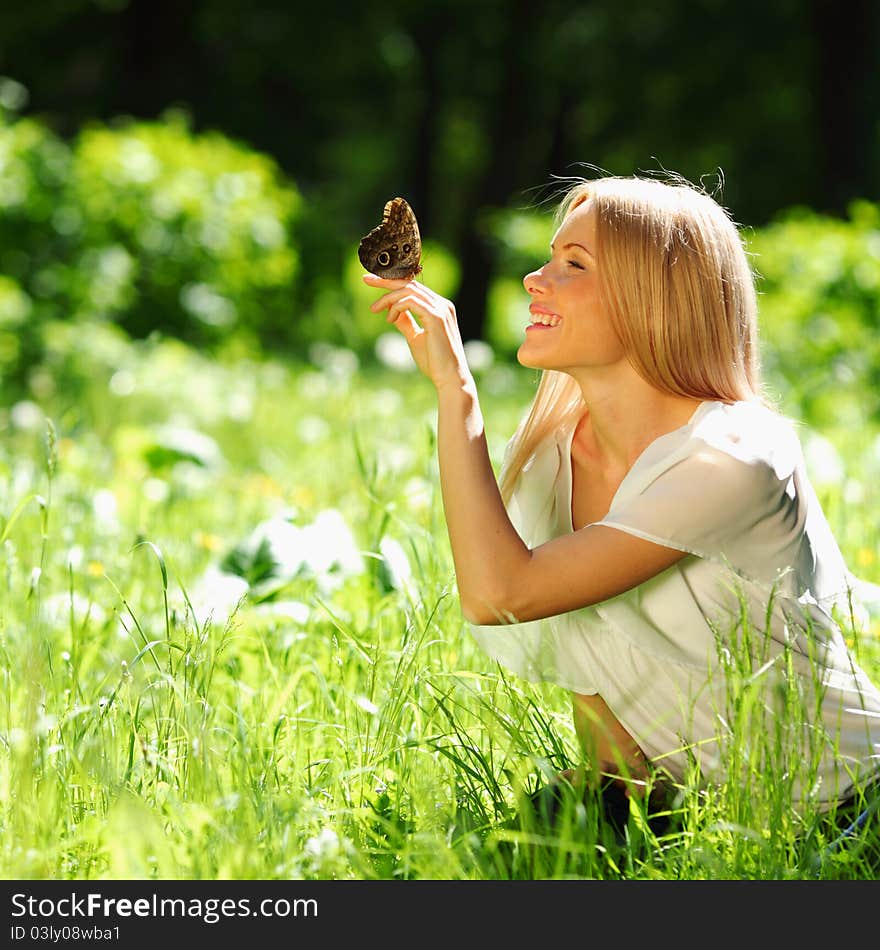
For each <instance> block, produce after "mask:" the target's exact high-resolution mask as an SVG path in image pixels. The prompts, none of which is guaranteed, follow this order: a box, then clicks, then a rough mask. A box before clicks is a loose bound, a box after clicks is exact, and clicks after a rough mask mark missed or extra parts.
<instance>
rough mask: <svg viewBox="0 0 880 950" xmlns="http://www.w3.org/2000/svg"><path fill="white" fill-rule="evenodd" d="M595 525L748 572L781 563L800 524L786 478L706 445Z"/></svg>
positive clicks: (618, 500)
mask: <svg viewBox="0 0 880 950" xmlns="http://www.w3.org/2000/svg"><path fill="white" fill-rule="evenodd" d="M600 524H603V525H607V526H608V527H613V528H618V529H620V530H622V531H626V532H628V533H629V534H633V535H636V536H637V537H640V538H644V539H646V540H648V541H653V542H654V543H656V544H662V545H665V546H667V547H671V548H675V549H676V550H679V551H685V552H687V553H689V554H695V555H697V556H699V557H703V558H709V559H711V560H717V561H720V562H724V563H726V564H729V565H730V566H732V567H734V568H735V569H741V570H743V571H744V572H745V573H748V574H750V575H753V574H754V573H755V569H756V568H760V565H761V563H762V562H764V561H767V562H768V569H769V567H770V562H772V563H773V564H774V565H776V564H778V563H779V557H778V555H779V554H780V548H782V547H785V546H786V545H787V544H791V543H793V542H794V541H795V539H796V537H797V535H798V533H799V530H800V529H802V527H803V524H802V518H801V516H800V513H799V511H798V504H797V499H796V497H794V491H793V490H792V477H791V476H789V477H788V478H784V479H783V478H780V476H779V474H778V473H777V471H776V470H775V469H774V467H773V466H772V465H771V464H769V462H768V461H766V460H762V459H749V460H743V459H740V458H735V457H733V456H731V455H729V454H727V453H726V452H724V451H722V450H719V449H717V448H714V447H712V446H708V445H704V446H702V447H699V448H697V449H694V450H693V451H691V452H689V453H688V454H687V455H685V457H684V458H681V459H679V460H677V461H675V462H674V463H673V464H672V465H671V466H670V467H669V468H666V469H665V470H663V471H662V472H660V473H659V474H657V475H656V477H653V478H651V479H650V481H649V482H648V483H647V484H645V485H643V486H641V487H640V488H637V489H635V490H633V491H629V492H624V493H622V496H618V497H615V499H614V502H613V503H612V505H611V508H610V510H609V512H608V514H607V515H606V516H605V518H604V519H603V520H602V521H601V522H600ZM774 554H775V555H776V556H775V557H774V556H773V555H774ZM768 555H769V557H768ZM758 573H762V572H761V571H760V570H759V571H758Z"/></svg>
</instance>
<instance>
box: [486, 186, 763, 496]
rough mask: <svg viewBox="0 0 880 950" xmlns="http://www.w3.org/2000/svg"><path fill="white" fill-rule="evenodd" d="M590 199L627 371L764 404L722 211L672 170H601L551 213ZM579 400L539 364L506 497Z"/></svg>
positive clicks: (747, 304)
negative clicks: (660, 176) (647, 174)
mask: <svg viewBox="0 0 880 950" xmlns="http://www.w3.org/2000/svg"><path fill="white" fill-rule="evenodd" d="M588 199H589V200H591V201H592V202H593V208H594V209H595V214H596V247H595V248H594V249H593V250H594V253H595V255H596V258H597V262H598V263H597V267H598V277H599V293H600V298H601V300H602V303H603V306H604V307H605V310H606V312H607V314H608V316H609V319H610V321H611V325H612V327H613V328H614V330H615V332H616V333H617V336H618V338H619V339H620V341H621V343H622V344H623V346H624V348H625V351H626V353H627V356H628V358H629V360H630V362H631V363H632V366H633V368H634V369H635V370H636V372H638V373H639V375H640V376H642V378H643V379H645V380H646V381H647V382H649V383H650V384H651V385H652V386H654V387H656V388H657V389H659V390H661V391H662V392H666V393H673V394H675V395H680V396H689V397H692V398H695V399H703V400H719V401H722V402H735V401H738V400H757V401H760V402H762V403H764V404H765V405H768V406H769V405H770V403H769V400H768V399H767V397H766V395H765V394H764V393H763V391H762V386H761V380H760V362H759V354H758V340H757V335H758V331H757V309H758V307H757V294H756V290H755V281H754V276H753V274H752V270H751V267H750V265H749V261H748V257H747V255H746V251H745V247H744V245H743V242H742V238H741V237H740V234H739V231H738V228H737V226H736V224H735V223H734V222H733V220H732V219H731V218H730V216H729V215H728V213H727V212H726V211H725V210H724V209H723V208H722V207H721V206H720V205H719V204H718V203H717V202H716V201H715V200H714V199H713V198H712V197H711V196H709V195H708V194H706V193H705V192H704V191H701V190H699V189H697V188H696V187H695V186H693V185H691V184H690V183H689V182H686V181H685V180H684V179H682V178H679V177H677V176H676V177H675V178H674V179H673V181H672V182H671V183H667V182H663V181H657V180H654V179H645V178H637V177H632V178H619V177H608V178H599V179H596V180H595V181H583V180H582V181H579V182H578V183H577V184H575V185H574V186H573V187H572V188H570V189H569V191H568V192H567V193H566V195H565V196H564V197H563V199H562V202H561V203H560V206H559V210H558V212H557V222H561V221H562V220H564V219H565V218H566V216H567V215H568V214H569V213H570V212H571V211H573V210H574V209H575V208H576V207H577V206H578V205H580V204H582V203H583V202H584V201H587V200H588ZM585 408H586V407H585V405H584V401H583V397H582V395H581V391H580V387H579V386H578V384H577V382H576V381H575V380H574V379H573V378H572V377H570V376H568V375H567V374H565V373H561V372H558V371H556V370H544V371H543V373H542V376H541V381H540V383H539V385H538V390H537V392H536V394H535V398H534V400H533V401H532V405H531V408H530V409H529V411H528V413H527V415H526V416H525V417H524V419H523V420H522V422H521V423H520V425H519V427H518V428H517V430H516V432H515V433H514V436H513V438H512V439H511V442H510V445H509V446H508V450H507V453H506V455H505V460H504V464H503V466H502V470H501V476H500V484H501V494H502V497H503V498H504V501H505V503H506V502H508V501H509V500H510V496H511V494H512V492H513V487H514V484H515V483H516V480H517V478H518V477H519V474H520V472H521V471H522V469H523V466H524V465H525V464H526V462H527V461H528V460H529V458H530V457H531V455H532V454H533V452H534V451H535V449H536V448H537V446H538V445H539V444H540V443H541V442H542V441H543V439H545V438H546V437H547V436H548V435H549V434H550V433H551V432H556V431H558V430H559V428H560V427H562V426H565V425H568V424H571V425H574V424H575V422H576V421H577V419H578V418H580V416H581V415H582V414H583V411H584V409H585Z"/></svg>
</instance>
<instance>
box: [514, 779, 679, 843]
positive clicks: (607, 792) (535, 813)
mask: <svg viewBox="0 0 880 950" xmlns="http://www.w3.org/2000/svg"><path fill="white" fill-rule="evenodd" d="M579 802H580V803H582V804H583V805H584V808H585V809H586V811H587V814H588V815H589V814H595V815H596V817H597V818H598V819H599V821H600V824H599V825H598V826H597V827H598V828H599V829H601V828H602V827H603V826H604V828H605V829H607V830H608V831H610V832H611V833H612V835H613V837H614V838H615V839H616V840H617V841H618V842H619V843H623V842H624V841H625V840H626V836H627V825H628V823H629V819H630V799H629V797H628V796H627V794H626V793H625V792H624V790H623V789H622V788H621V786H620V784H619V783H617V782H614V781H606V782H605V783H604V784H602V785H601V786H600V787H599V788H591V787H586V788H581V789H579V788H576V787H574V786H572V785H570V784H569V783H567V782H551V783H550V784H549V785H544V786H542V787H541V788H539V789H538V790H537V791H536V792H533V793H532V794H531V795H530V796H529V797H528V799H527V803H528V804H527V805H526V807H525V808H524V809H523V811H522V812H521V814H520V816H519V818H518V822H519V824H520V826H521V827H526V826H532V827H541V828H545V829H547V830H552V829H554V828H556V827H557V826H559V825H560V823H561V822H562V821H564V820H565V817H564V816H566V815H568V816H569V818H568V820H569V821H570V820H571V816H573V814H574V809H575V808H576V806H577V804H578V803H579ZM644 807H645V811H646V819H647V824H648V827H649V828H650V829H651V831H653V832H654V834H656V835H662V834H666V833H667V832H668V831H669V830H670V829H671V827H672V819H671V817H670V815H669V813H668V807H667V806H666V801H665V796H663V795H653V796H651V798H650V799H649V800H648V801H647V802H644Z"/></svg>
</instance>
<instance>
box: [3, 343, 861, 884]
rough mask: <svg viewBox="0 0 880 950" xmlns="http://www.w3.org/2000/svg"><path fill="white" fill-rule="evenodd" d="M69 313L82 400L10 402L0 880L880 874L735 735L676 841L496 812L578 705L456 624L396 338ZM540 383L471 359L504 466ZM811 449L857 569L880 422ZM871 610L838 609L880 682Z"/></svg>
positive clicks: (558, 738)
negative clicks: (729, 773)
mask: <svg viewBox="0 0 880 950" xmlns="http://www.w3.org/2000/svg"><path fill="white" fill-rule="evenodd" d="M71 332H72V333H73V337H72V338H71V339H70V340H68V342H67V344H66V346H67V351H66V352H67V355H66V357H65V358H66V359H75V358H76V353H79V354H80V355H81V356H82V354H85V353H87V354H88V359H89V360H90V363H89V365H90V367H91V370H90V372H89V373H88V374H86V375H84V376H83V377H82V378H81V379H80V380H79V382H78V383H77V386H76V388H75V390H74V389H73V388H67V387H64V386H61V385H57V384H56V383H55V382H54V381H53V377H52V376H51V375H50V374H48V373H47V374H45V376H42V377H41V376H40V375H39V373H38V374H37V375H36V376H35V377H34V378H33V379H32V388H33V389H34V391H35V395H34V397H33V398H32V399H21V400H19V401H16V402H9V403H7V404H5V405H4V407H3V409H2V413H0V430H2V432H3V439H2V442H0V569H2V570H0V590H2V593H0V677H2V685H3V688H2V696H0V826H2V835H0V876H2V877H4V878H16V879H25V878H34V879H57V878H72V879H73V878H75V879H97V878H114V879H142V878H143V879H147V878H155V879H180V878H192V879H327V878H340V879H342V878H348V879H391V878H402V879H430V880H436V879H444V880H445V879H485V878H535V877H541V878H555V877H588V878H601V879H605V878H652V879H668V880H678V879H695V878H749V879H780V878H782V879H800V878H811V877H817V876H819V877H823V878H842V879H858V878H863V879H864V878H872V877H874V876H875V875H876V869H875V868H874V867H872V865H871V864H870V863H869V861H868V859H867V856H866V851H865V850H864V848H863V847H862V846H861V845H862V842H860V841H858V840H857V841H855V842H854V843H853V844H852V845H851V846H850V847H848V848H846V849H842V850H840V851H837V852H834V853H831V852H829V851H828V850H827V848H828V844H829V841H830V840H831V837H832V836H831V834H830V832H829V831H828V829H827V828H826V827H825V826H824V825H823V823H822V822H821V820H820V819H819V817H818V816H816V815H807V816H806V817H803V818H797V817H796V816H795V815H793V814H792V813H791V811H790V809H789V808H787V807H786V804H785V801H784V798H782V797H780V796H779V795H778V794H777V792H778V789H779V788H780V787H781V785H780V782H782V783H783V785H784V776H780V775H778V774H774V773H773V770H772V769H770V770H768V769H767V767H766V761H767V760H766V757H765V756H763V755H762V754H761V751H760V750H758V749H756V748H751V747H749V748H744V747H738V748H735V749H732V750H731V755H735V756H736V757H737V770H736V773H735V775H734V777H733V778H732V779H731V781H730V782H729V783H728V785H726V786H723V787H720V788H717V789H713V790H711V791H708V792H705V791H704V792H701V791H699V790H698V788H697V787H696V785H693V786H690V785H685V786H684V787H682V788H681V789H680V790H679V794H678V796H677V798H676V803H675V809H676V811H677V817H678V819H679V821H678V823H677V825H676V826H675V830H674V831H671V832H670V833H668V834H664V835H660V836H658V835H656V834H655V833H654V832H652V831H651V829H650V828H648V827H647V826H646V825H645V824H644V822H642V821H640V820H639V814H638V813H637V809H636V810H635V811H634V814H633V816H632V819H631V822H630V832H631V833H630V836H629V838H628V839H627V841H626V843H625V844H623V845H620V846H614V845H612V844H611V843H609V842H608V840H607V839H606V837H605V836H604V835H603V829H602V828H600V827H596V826H595V822H594V823H593V824H591V823H590V816H589V815H587V814H585V813H584V810H583V809H580V810H578V809H576V808H575V809H573V810H572V812H571V815H570V821H568V822H567V823H564V824H563V825H562V827H561V830H559V831H558V832H556V833H554V834H552V835H548V834H546V833H542V832H541V831H540V830H538V829H529V828H518V827H512V826H511V824H510V822H511V818H512V817H513V816H514V814H515V813H516V810H517V804H518V799H519V796H521V795H522V794H523V792H524V791H529V790H530V789H533V788H535V787H537V785H539V784H541V783H542V782H544V781H546V780H547V778H548V777H549V776H551V775H553V774H554V773H555V772H556V771H558V770H559V769H561V768H565V767H567V766H570V765H574V764H577V763H578V762H579V758H578V752H577V750H576V742H575V737H574V733H573V727H572V723H571V718H570V711H569V700H568V697H567V695H566V694H565V693H564V692H563V691H562V690H560V689H557V688H555V687H551V686H546V685H535V684H529V683H526V682H524V681H521V680H517V679H516V678H515V677H513V676H510V675H507V674H505V672H504V671H503V670H502V669H500V668H499V667H498V666H497V665H495V664H494V663H493V662H492V661H490V660H489V659H488V658H487V657H485V656H484V655H483V654H482V653H481V652H480V651H479V649H478V648H477V647H476V645H475V643H474V642H473V641H472V639H471V638H470V635H469V633H468V631H467V629H466V627H465V624H464V622H463V620H462V617H461V614H460V611H459V607H458V603H457V597H456V594H455V587H454V574H453V571H452V560H451V554H450V551H449V546H448V541H447V538H446V533H445V526H444V522H443V516H442V506H441V501H440V493H439V485H438V480H437V463H436V452H435V428H434V427H435V408H434V402H433V398H432V392H431V390H430V386H429V385H428V384H427V382H426V381H425V380H423V379H422V378H421V377H419V376H418V374H416V373H414V372H411V371H408V370H407V369H406V360H405V359H401V360H396V359H395V358H394V355H393V350H394V344H393V342H390V341H386V342H388V343H389V347H390V349H389V350H388V352H387V353H386V354H385V358H384V363H383V362H381V361H380V362H374V361H370V362H367V361H364V360H363V359H361V360H359V359H358V357H357V356H355V354H354V353H353V352H352V351H349V350H346V349H343V348H339V347H334V346H331V345H323V346H321V345H315V346H313V347H312V349H311V350H310V352H309V353H308V358H307V359H306V358H304V359H303V360H302V361H300V362H298V363H289V362H285V361H282V360H273V359H256V358H250V357H246V356H241V357H239V358H236V359H232V358H229V359H223V360H221V359H213V358H208V357H206V356H204V355H200V353H199V352H198V351H197V350H195V349H191V348H188V347H186V346H184V345H183V344H180V343H176V342H173V341H171V340H161V339H151V340H147V341H141V342H138V343H129V342H126V341H125V340H124V339H123V338H122V337H121V336H118V335H116V334H115V333H112V332H110V331H109V330H108V329H104V330H102V331H100V332H99V331H98V330H97V329H95V330H93V332H88V333H83V332H81V331H73V330H72V331H71ZM77 332H78V336H77ZM71 354H73V356H71ZM398 355H399V354H398ZM83 358H84V357H83ZM534 383H535V377H534V374H533V373H531V372H529V371H526V370H523V369H521V368H520V367H517V366H516V365H513V366H511V365H502V364H501V362H500V361H496V362H495V363H494V364H490V365H487V366H486V367H485V368H484V369H482V370H481V371H480V372H479V373H478V385H479V389H480V393H481V399H482V403H483V409H484V414H485V416H486V419H487V429H488V432H489V440H490V450H491V453H492V456H493V461H494V462H495V464H496V468H497V465H498V464H499V463H500V459H501V454H502V451H503V447H504V444H505V442H506V440H507V438H508V437H509V435H510V434H511V432H512V430H513V428H514V427H515V425H516V422H517V421H518V419H519V417H520V415H521V413H522V411H523V410H524V408H525V406H526V405H527V402H528V399H529V398H530V394H531V392H532V389H533V386H534ZM74 392H75V395H74ZM785 408H786V410H787V411H788V412H789V413H791V414H792V415H795V416H797V415H798V411H799V407H798V405H797V404H796V403H792V404H788V405H786V406H785ZM802 438H803V440H804V444H805V449H806V452H807V458H808V464H809V466H810V473H811V477H812V478H813V480H814V484H815V486H816V488H817V491H818V493H819V496H820V499H821V500H822V502H823V506H824V508H825V511H826V514H827V515H828V518H829V521H830V523H831V525H832V528H833V529H834V531H835V533H836V536H837V538H838V540H839V542H840V545H841V548H842V550H843V553H844V555H845V556H846V558H847V561H848V563H849V564H850V567H851V568H852V570H853V571H854V572H855V573H856V574H858V575H859V576H860V577H863V578H865V579H866V580H869V581H871V580H873V581H876V580H877V579H878V565H877V561H876V554H877V543H876V542H877V537H878V530H880V529H878V524H877V519H878V514H877V513H878V510H880V508H878V503H877V502H878V498H877V489H876V485H877V484H880V479H878V474H880V472H878V469H880V435H878V431H877V430H876V428H874V427H872V425H871V423H869V422H868V421H863V423H862V424H861V425H854V424H853V423H852V418H851V416H850V417H848V418H847V421H846V424H845V425H844V424H842V425H840V426H839V427H837V428H830V427H826V428H823V430H822V431H821V432H820V431H815V430H812V429H809V428H806V427H805V429H804V431H803V432H802ZM866 607H867V609H861V608H860V609H859V610H857V611H855V612H854V613H853V614H852V615H851V616H850V617H849V618H844V619H843V621H842V622H843V623H844V626H845V632H846V634H847V636H848V637H849V638H850V640H851V642H852V643H853V644H854V646H855V649H856V652H857V655H858V657H859V660H860V661H861V663H862V665H863V666H864V667H865V669H866V670H867V671H868V672H869V673H870V674H871V675H872V677H873V678H874V679H875V680H876V679H880V613H878V610H877V608H878V604H877V603H876V602H871V601H869V602H868V603H867V605H866ZM742 688H743V690H744V691H746V692H747V690H748V682H747V679H746V680H745V681H744V683H743V684H742ZM747 706H748V704H747V703H742V704H741V706H738V708H742V709H743V710H745V709H746V707H747ZM744 714H746V713H745V712H744Z"/></svg>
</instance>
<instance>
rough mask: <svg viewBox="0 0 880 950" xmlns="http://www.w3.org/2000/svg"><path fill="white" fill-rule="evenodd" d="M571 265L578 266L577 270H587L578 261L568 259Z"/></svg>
mask: <svg viewBox="0 0 880 950" xmlns="http://www.w3.org/2000/svg"><path fill="white" fill-rule="evenodd" d="M566 263H567V264H568V266H569V267H574V268H577V270H585V268H584V266H583V264H578V262H577V261H566Z"/></svg>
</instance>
